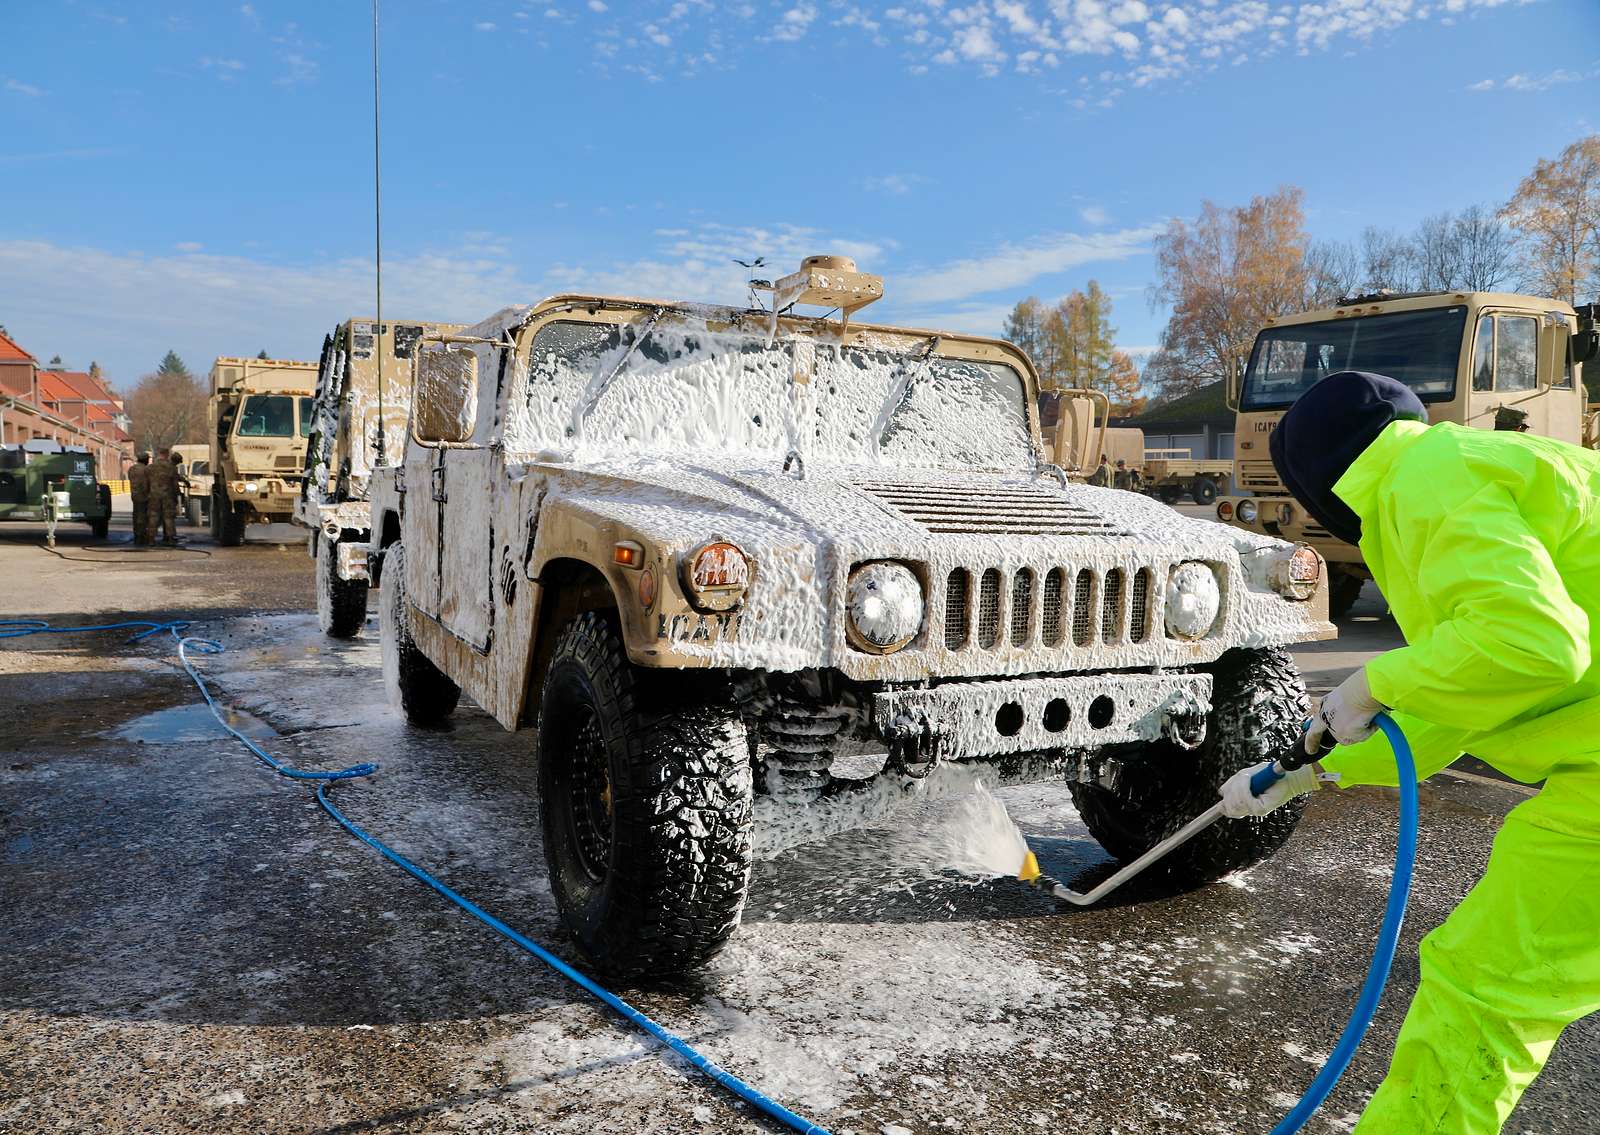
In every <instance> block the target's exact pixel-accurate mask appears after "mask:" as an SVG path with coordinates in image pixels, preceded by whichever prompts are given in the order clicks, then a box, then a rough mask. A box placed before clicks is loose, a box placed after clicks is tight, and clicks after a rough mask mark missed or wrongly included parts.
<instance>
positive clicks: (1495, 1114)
mask: <svg viewBox="0 0 1600 1135" xmlns="http://www.w3.org/2000/svg"><path fill="white" fill-rule="evenodd" d="M1334 491H1335V492H1336V493H1337V494H1338V496H1339V497H1340V498H1341V499H1342V500H1344V502H1345V503H1346V504H1348V505H1349V506H1350V507H1351V508H1352V509H1353V510H1355V512H1356V514H1357V515H1358V516H1360V518H1361V552H1362V555H1363V556H1364V557H1365V559H1366V562H1367V564H1368V566H1369V567H1371V569H1372V574H1373V576H1374V578H1376V580H1377V581H1378V586H1379V587H1380V588H1381V589H1382V590H1383V594H1384V597H1385V598H1386V599H1387V600H1388V601H1389V605H1390V607H1391V609H1392V610H1393V611H1394V616H1395V620H1396V621H1397V622H1398V623H1399V624H1400V629H1401V630H1402V631H1404V632H1405V636H1406V642H1407V644H1408V645H1406V646H1403V647H1401V648H1400V649H1399V650H1393V651H1390V652H1389V653H1387V654H1385V655H1383V656H1381V657H1379V658H1377V659H1374V660H1373V661H1372V662H1370V663H1368V665H1367V678H1368V682H1369V684H1370V686H1371V688H1372V693H1373V696H1374V697H1376V698H1377V699H1378V700H1379V701H1381V702H1383V703H1384V704H1386V705H1389V706H1392V707H1393V709H1394V718H1395V720H1396V721H1397V722H1398V723H1399V724H1400V726H1401V727H1402V728H1403V729H1404V730H1405V732H1406V735H1407V737H1408V738H1409V739H1410V740H1411V743H1412V746H1413V747H1414V748H1415V750H1416V758H1417V771H1418V775H1419V776H1421V777H1427V776H1429V775H1431V774H1433V773H1435V772H1437V771H1439V770H1440V769H1442V768H1444V767H1445V766H1446V765H1447V764H1449V763H1450V762H1451V761H1453V760H1455V759H1456V757H1457V756H1458V755H1459V754H1461V753H1462V752H1463V751H1468V752H1471V753H1472V754H1473V755H1474V756H1477V757H1480V758H1481V759H1483V760H1485V761H1488V762H1489V763H1490V764H1492V765H1494V766H1495V767H1496V768H1498V769H1500V770H1501V771H1503V772H1505V773H1506V774H1507V775H1509V776H1512V777H1515V778H1516V779H1518V780H1522V781H1526V782H1529V783H1532V782H1535V781H1539V780H1544V781H1545V782H1546V783H1545V786H1544V788H1543V789H1542V790H1541V791H1540V792H1539V794H1538V795H1537V796H1535V797H1533V798H1532V799H1530V800H1528V801H1526V802H1525V803H1523V804H1520V805H1518V806H1517V807H1516V808H1513V809H1512V810H1511V812H1510V813H1509V814H1508V815H1507V816H1506V820H1505V823H1504V825H1503V826H1502V827H1501V829H1500V833H1499V834H1498V835H1497V836H1496V837H1495V841H1494V850H1493V852H1492V854H1491V855H1490V858H1489V866H1488V869H1487V870H1486V871H1485V872H1484V876H1483V878H1482V879H1481V880H1480V881H1479V882H1478V884H1477V885H1476V886H1475V887H1473V889H1472V891H1471V893H1470V894H1468V895H1467V897H1466V898H1465V899H1464V900H1462V902H1461V905H1460V906H1458V907H1457V908H1456V909H1455V910H1454V911H1453V912H1452V913H1451V915H1450V917H1449V918H1448V919H1446V920H1445V922H1444V924H1443V925H1442V926H1440V927H1439V928H1438V929H1436V930H1434V931H1433V932H1432V933H1430V934H1429V935H1428V936H1427V937H1426V938H1425V939H1423V942H1422V948H1421V959H1420V960H1421V970H1422V981H1421V984H1420V985H1419V986H1418V989H1417V994H1416V998H1415V999H1414V1000H1413V1001H1412V1003H1411V1008H1410V1011H1409V1012H1408V1013H1407V1014H1406V1020H1405V1025H1404V1026H1403V1027H1402V1028H1401V1030H1400V1036H1399V1038H1398V1039H1397V1040H1396V1042H1395V1052H1394V1059H1393V1061H1392V1063H1391V1064H1390V1067H1389V1073H1388V1075H1387V1076H1386V1077H1385V1079H1384V1081H1383V1083H1382V1085H1381V1086H1380V1087H1379V1088H1378V1091H1377V1093H1376V1094H1375V1095H1374V1096H1373V1097H1372V1100H1371V1102H1370V1103H1369V1104H1368V1106H1367V1108H1366V1110H1365V1111H1364V1112H1363V1113H1362V1117H1361V1122H1360V1123H1359V1124H1358V1125H1357V1127H1356V1135H1494V1133H1495V1132H1498V1131H1499V1130H1500V1129H1501V1126H1502V1125H1503V1124H1504V1123H1505V1121H1506V1119H1507V1118H1508V1117H1509V1116H1510V1115H1511V1112H1512V1109H1513V1108H1515V1107H1516V1104H1517V1100H1518V1099H1520V1098H1521V1095H1522V1092H1523V1091H1524V1089H1526V1088H1527V1086H1528V1085H1529V1084H1530V1083H1532V1082H1533V1079H1534V1077H1535V1076H1537V1075H1538V1072H1539V1070H1540V1069H1541V1068H1542V1067H1543V1066H1544V1063H1545V1061H1546V1060H1547V1059H1548V1058H1549V1056H1550V1052H1551V1049H1552V1048H1553V1047H1554V1046H1555V1043H1556V1039H1557V1037H1559V1036H1560V1034H1561V1030H1562V1029H1563V1028H1565V1027H1566V1026H1567V1025H1568V1024H1571V1023H1572V1022H1573V1021H1575V1020H1578V1019H1579V1018H1581V1017H1584V1016H1587V1015H1589V1014H1591V1013H1596V1012H1600V666H1597V665H1596V663H1595V645H1596V643H1597V641H1600V515H1597V513H1600V454H1596V453H1593V452H1590V451H1588V450H1583V449H1579V448H1577V447H1576V446H1571V445H1566V444H1564V443H1562V442H1557V441H1551V440H1549V439H1548V438H1541V437H1530V436H1528V435H1525V434H1515V433H1491V432H1487V431H1483V430H1473V429H1467V428H1464V427H1462V426H1457V425H1450V424H1443V425H1437V426H1432V427H1428V426H1424V425H1422V424H1421V423H1418V422H1411V421H1398V422H1394V423H1392V424H1391V425H1389V426H1388V427H1386V428H1385V429H1384V431H1383V432H1382V433H1381V434H1379V435H1378V437H1377V438H1376V440H1374V441H1373V442H1372V443H1371V444H1370V445H1369V446H1368V447H1367V448H1366V449H1365V450H1363V451H1362V453H1361V455H1360V456H1359V457H1357V458H1356V460H1355V461H1354V462H1353V463H1352V464H1351V466H1350V468H1349V469H1348V470H1347V471H1346V472H1345V474H1344V475H1343V476H1342V477H1341V478H1340V479H1339V481H1338V483H1337V484H1335V485H1334ZM1323 766H1324V767H1325V768H1326V769H1327V770H1328V771H1330V772H1337V773H1339V774H1340V775H1341V778H1342V779H1341V784H1343V785H1345V786H1349V785H1354V784H1394V783H1395V767H1394V758H1393V756H1392V754H1391V753H1390V750H1389V745H1388V742H1387V741H1386V740H1385V739H1384V737H1383V735H1382V734H1378V735H1377V736H1375V737H1374V738H1373V739H1372V740H1370V741H1366V742H1364V743H1362V744H1360V745H1354V746H1350V747H1347V748H1339V749H1336V750H1335V751H1334V752H1333V754H1332V755H1331V756H1330V757H1329V758H1328V759H1327V760H1325V761H1324V762H1323Z"/></svg>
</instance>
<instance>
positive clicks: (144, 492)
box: [128, 453, 150, 547]
mask: <svg viewBox="0 0 1600 1135" xmlns="http://www.w3.org/2000/svg"><path fill="white" fill-rule="evenodd" d="M149 460H150V458H149V454H145V453H141V454H140V455H139V460H138V461H136V462H134V464H133V465H131V466H129V467H128V492H129V494H130V495H131V496H132V497H133V542H134V543H135V544H137V545H139V546H141V547H143V546H144V545H146V544H148V543H150V517H149V515H148V513H149V508H150V464H149Z"/></svg>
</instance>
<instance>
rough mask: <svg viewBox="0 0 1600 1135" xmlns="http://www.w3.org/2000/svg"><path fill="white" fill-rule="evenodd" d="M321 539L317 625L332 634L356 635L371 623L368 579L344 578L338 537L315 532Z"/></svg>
mask: <svg viewBox="0 0 1600 1135" xmlns="http://www.w3.org/2000/svg"><path fill="white" fill-rule="evenodd" d="M312 538H313V539H314V540H316V542H317V582H316V588H317V625H318V626H320V627H321V628H322V633H323V634H325V635H327V636H329V637H330V638H355V637H356V636H357V635H359V634H360V633H361V628H362V627H364V626H366V624H367V581H366V580H364V579H340V578H339V567H338V564H337V562H336V561H337V557H338V551H339V546H338V543H337V542H336V541H333V540H330V539H328V538H327V537H326V536H324V535H322V534H320V533H313V534H312Z"/></svg>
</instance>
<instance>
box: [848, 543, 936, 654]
mask: <svg viewBox="0 0 1600 1135" xmlns="http://www.w3.org/2000/svg"><path fill="white" fill-rule="evenodd" d="M922 609H923V602H922V583H921V582H920V581H919V580H918V579H917V577H916V574H915V573H914V572H912V570H911V569H910V568H908V567H906V566H905V564H897V563H891V562H889V561H888V560H878V561H876V562H874V563H869V564H861V565H859V566H858V567H857V568H856V569H855V570H854V571H852V572H851V573H850V579H849V581H848V582H847V583H846V584H845V614H846V616H848V617H847V618H846V619H845V633H846V635H847V636H848V637H849V639H850V644H851V645H852V646H854V647H855V648H856V649H857V650H865V651H867V652H868V653H870V654H889V653H892V652H893V651H896V650H899V649H900V648H901V647H902V646H904V645H905V644H906V643H908V642H910V641H911V640H912V639H914V638H916V637H917V631H919V630H921V629H922Z"/></svg>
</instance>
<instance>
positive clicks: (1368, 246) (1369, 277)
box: [1361, 225, 1417, 292]
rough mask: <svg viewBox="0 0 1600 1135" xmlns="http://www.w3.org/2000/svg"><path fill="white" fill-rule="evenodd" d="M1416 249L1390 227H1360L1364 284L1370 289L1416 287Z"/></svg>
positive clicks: (1410, 288)
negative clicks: (1361, 228)
mask: <svg viewBox="0 0 1600 1135" xmlns="http://www.w3.org/2000/svg"><path fill="white" fill-rule="evenodd" d="M1416 260H1417V258H1416V250H1415V248H1414V247H1413V246H1412V244H1411V242H1410V241H1408V240H1407V239H1406V238H1405V237H1403V236H1401V235H1400V234H1398V233H1396V232H1393V231H1391V230H1389V229H1380V228H1378V227H1376V226H1374V225H1368V226H1367V227H1366V228H1365V229H1363V230H1361V272H1362V276H1363V277H1364V280H1363V282H1362V286H1363V287H1364V288H1366V289H1369V290H1371V291H1375V292H1379V291H1391V292H1414V291H1416V290H1417V273H1416Z"/></svg>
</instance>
